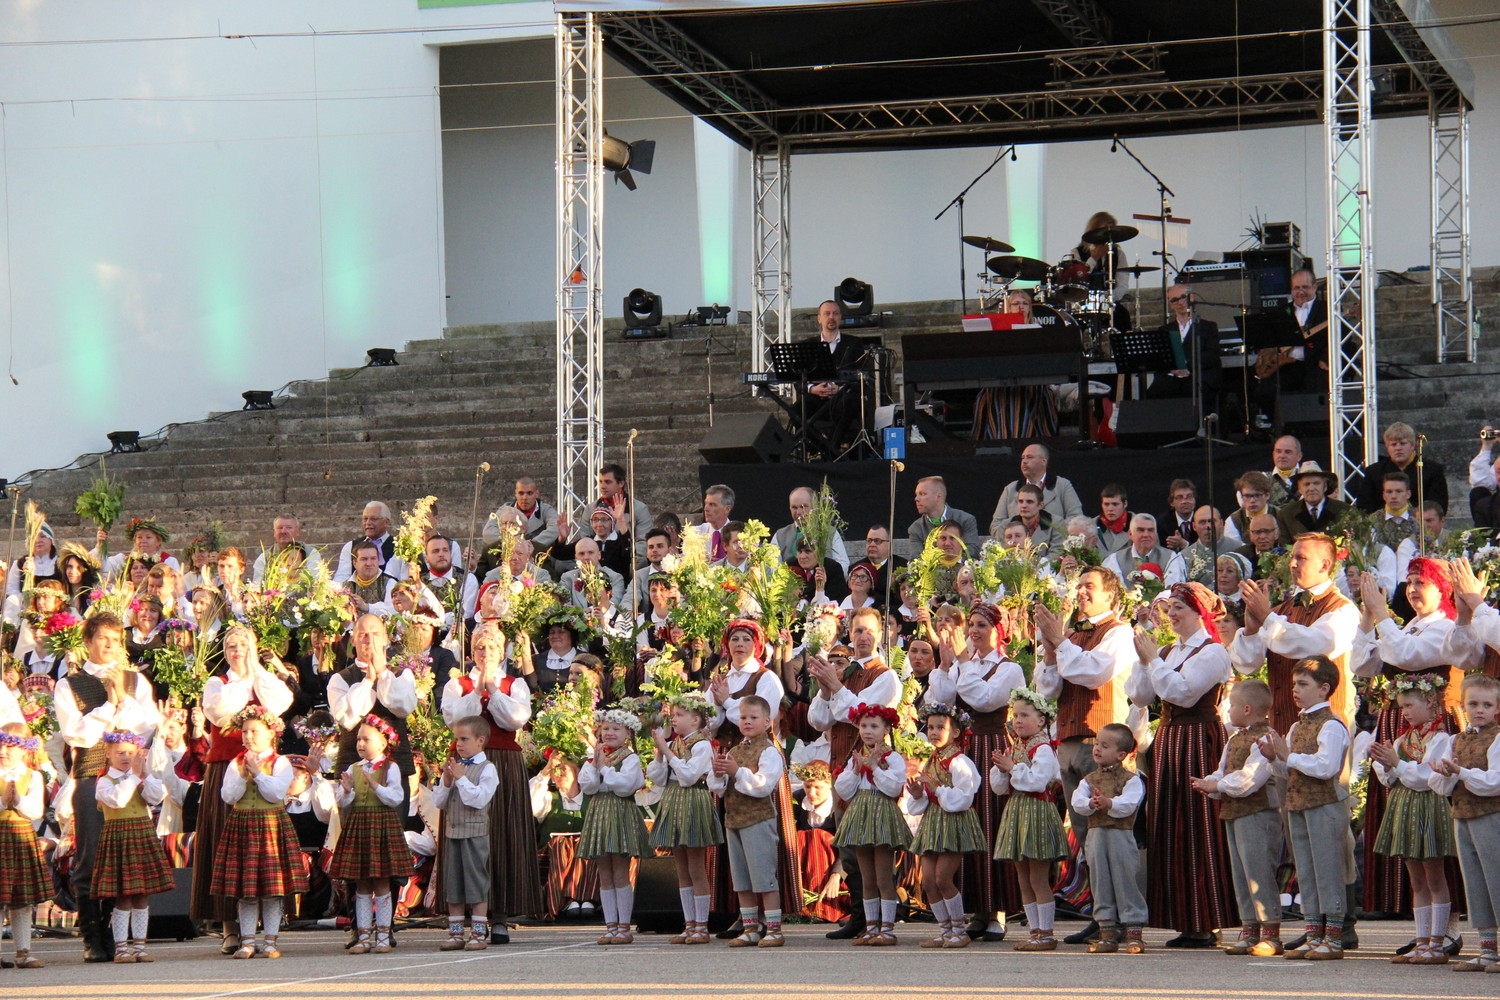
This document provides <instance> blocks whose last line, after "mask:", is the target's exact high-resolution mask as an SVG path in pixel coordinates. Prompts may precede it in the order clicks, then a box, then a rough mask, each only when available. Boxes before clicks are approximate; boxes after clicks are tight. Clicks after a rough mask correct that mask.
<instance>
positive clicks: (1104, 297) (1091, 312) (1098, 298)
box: [1073, 288, 1115, 321]
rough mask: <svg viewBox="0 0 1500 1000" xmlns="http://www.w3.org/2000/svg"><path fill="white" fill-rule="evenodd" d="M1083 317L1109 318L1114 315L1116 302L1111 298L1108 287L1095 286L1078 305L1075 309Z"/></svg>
mask: <svg viewBox="0 0 1500 1000" xmlns="http://www.w3.org/2000/svg"><path fill="white" fill-rule="evenodd" d="M1073 311H1074V312H1076V313H1077V314H1078V315H1079V317H1080V318H1083V319H1103V320H1106V321H1107V320H1109V319H1111V318H1112V317H1113V316H1114V313H1115V303H1114V300H1113V299H1112V298H1110V295H1109V291H1108V289H1104V288H1095V289H1093V290H1091V291H1090V292H1089V293H1088V294H1087V295H1086V296H1084V299H1083V301H1082V302H1080V303H1079V304H1078V307H1077V308H1076V309H1074V310H1073Z"/></svg>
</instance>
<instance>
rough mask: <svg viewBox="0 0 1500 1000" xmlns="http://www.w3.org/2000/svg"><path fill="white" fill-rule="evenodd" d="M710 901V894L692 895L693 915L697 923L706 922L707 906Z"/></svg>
mask: <svg viewBox="0 0 1500 1000" xmlns="http://www.w3.org/2000/svg"><path fill="white" fill-rule="evenodd" d="M711 902H713V897H712V896H694V897H693V916H694V917H696V918H697V922H698V923H700V924H706V923H708V906H709V904H710V903H711Z"/></svg>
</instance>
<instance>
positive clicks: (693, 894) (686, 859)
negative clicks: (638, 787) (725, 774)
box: [646, 694, 724, 944]
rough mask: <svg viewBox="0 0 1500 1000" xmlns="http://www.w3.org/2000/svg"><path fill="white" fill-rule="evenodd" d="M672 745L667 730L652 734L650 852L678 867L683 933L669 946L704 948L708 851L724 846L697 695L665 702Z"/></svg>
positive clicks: (709, 709) (709, 711)
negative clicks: (657, 797)
mask: <svg viewBox="0 0 1500 1000" xmlns="http://www.w3.org/2000/svg"><path fill="white" fill-rule="evenodd" d="M669 706H670V708H671V711H672V739H671V740H670V741H668V739H667V733H666V731H665V730H662V729H657V730H655V731H654V732H653V733H652V736H653V738H654V739H655V740H656V757H655V758H654V759H653V760H652V761H651V765H650V767H648V768H647V769H646V774H647V776H648V777H650V779H651V783H652V785H654V786H656V787H657V788H660V789H662V796H661V802H660V804H659V805H658V806H657V807H656V825H655V826H653V827H652V828H651V846H652V847H655V848H658V849H659V848H669V849H670V850H671V851H672V859H673V862H674V864H675V865H676V866H677V894H678V896H679V897H680V898H681V900H682V917H683V921H684V926H683V932H682V933H681V934H678V935H675V936H674V937H672V938H669V939H668V943H670V944H708V941H709V938H708V908H709V903H710V902H711V901H712V898H713V895H712V894H713V883H712V882H710V881H709V878H708V849H709V848H710V847H713V846H715V845H718V844H722V843H724V828H723V826H722V825H721V824H720V823H719V815H718V812H717V811H716V810H715V809H714V797H713V793H712V792H711V791H709V789H708V772H709V771H711V770H713V762H714V744H713V740H711V739H710V738H709V732H708V726H709V723H710V722H711V721H712V720H713V718H714V706H713V703H712V702H710V701H707V700H705V699H704V698H703V697H701V696H700V695H696V694H684V695H679V696H677V697H675V698H673V699H671V700H670V701H669Z"/></svg>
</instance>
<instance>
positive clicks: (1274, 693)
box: [1266, 586, 1354, 733]
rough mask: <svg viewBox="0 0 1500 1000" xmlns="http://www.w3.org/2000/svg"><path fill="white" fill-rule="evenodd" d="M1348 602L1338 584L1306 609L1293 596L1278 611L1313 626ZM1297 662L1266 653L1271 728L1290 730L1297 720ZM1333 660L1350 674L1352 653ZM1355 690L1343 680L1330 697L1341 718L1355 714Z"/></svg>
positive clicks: (1342, 672)
mask: <svg viewBox="0 0 1500 1000" xmlns="http://www.w3.org/2000/svg"><path fill="white" fill-rule="evenodd" d="M1348 603H1349V601H1348V599H1347V598H1346V597H1344V595H1343V594H1340V593H1339V589H1338V587H1336V586H1335V587H1329V588H1328V589H1327V590H1326V591H1324V592H1323V596H1322V597H1319V598H1317V599H1315V600H1314V601H1313V602H1312V604H1310V605H1308V606H1307V607H1305V608H1299V607H1298V606H1297V604H1296V602H1295V601H1294V600H1293V599H1292V598H1287V599H1286V600H1284V601H1282V602H1281V603H1280V604H1278V605H1276V608H1275V611H1276V613H1277V614H1279V615H1282V616H1283V617H1285V618H1286V620H1287V621H1289V622H1291V623H1292V624H1293V625H1311V624H1312V623H1313V622H1315V621H1317V620H1318V619H1319V618H1321V617H1323V616H1324V615H1326V614H1328V613H1329V612H1330V611H1333V610H1334V609H1336V608H1340V607H1343V606H1344V605H1345V604H1348ZM1297 662H1298V661H1297V660H1296V659H1294V658H1292V657H1290V656H1282V655H1281V654H1280V653H1271V652H1267V653H1266V683H1267V684H1269V685H1270V686H1271V727H1272V728H1273V729H1275V730H1276V731H1277V732H1278V733H1285V732H1287V731H1289V730H1290V729H1291V728H1292V723H1294V722H1296V721H1297V703H1296V702H1295V701H1293V700H1292V668H1293V667H1295V666H1296V665H1297ZM1333 662H1334V663H1336V664H1338V668H1339V672H1340V674H1342V675H1347V674H1348V671H1349V654H1348V653H1345V654H1344V655H1343V656H1339V657H1335V658H1333ZM1353 689H1354V685H1352V684H1346V683H1341V684H1339V686H1338V688H1337V689H1336V690H1334V692H1333V693H1332V694H1331V695H1330V696H1329V704H1330V705H1331V706H1332V708H1333V712H1334V714H1335V715H1337V716H1338V717H1339V718H1341V719H1347V718H1349V717H1350V716H1351V715H1353V714H1354V713H1353V711H1352V708H1353V703H1352V700H1351V699H1352V691H1353Z"/></svg>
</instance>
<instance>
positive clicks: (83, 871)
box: [68, 776, 104, 897]
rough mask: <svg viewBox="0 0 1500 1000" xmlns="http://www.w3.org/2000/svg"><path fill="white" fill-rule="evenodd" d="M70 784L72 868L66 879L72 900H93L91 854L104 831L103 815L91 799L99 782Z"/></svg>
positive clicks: (79, 780) (81, 780)
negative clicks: (80, 898)
mask: <svg viewBox="0 0 1500 1000" xmlns="http://www.w3.org/2000/svg"><path fill="white" fill-rule="evenodd" d="M73 780H74V784H73V844H74V846H73V866H72V868H71V869H70V870H69V876H68V877H69V880H70V881H71V882H72V884H73V893H74V895H75V896H79V897H81V896H92V895H93V881H94V851H95V850H96V849H97V848H98V846H99V834H100V833H102V832H103V830H104V812H103V810H101V809H100V808H99V800H98V799H96V798H95V797H94V793H95V789H96V787H97V786H98V784H99V779H98V777H97V776H96V777H91V778H75V779H73Z"/></svg>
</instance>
